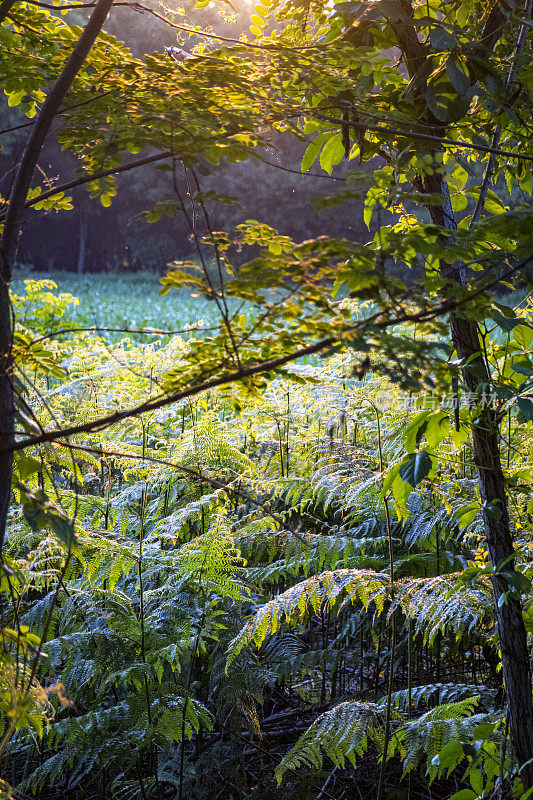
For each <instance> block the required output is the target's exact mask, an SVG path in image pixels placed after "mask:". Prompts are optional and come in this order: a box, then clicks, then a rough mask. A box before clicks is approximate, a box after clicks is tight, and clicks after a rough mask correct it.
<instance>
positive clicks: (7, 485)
mask: <svg viewBox="0 0 533 800" xmlns="http://www.w3.org/2000/svg"><path fill="white" fill-rule="evenodd" d="M112 4H113V0H98V2H97V4H96V7H95V9H94V11H93V13H92V15H91V17H90V19H89V21H88V22H87V25H86V26H85V28H84V30H83V33H82V34H81V36H80V38H79V40H78V42H77V44H76V46H75V48H74V50H73V51H72V53H71V55H70V57H69V59H68V61H67V63H66V64H65V66H64V68H63V71H62V72H61V74H60V76H59V77H58V79H57V81H56V82H55V84H54V85H53V87H52V89H51V90H50V92H49V94H48V97H47V98H46V100H45V102H44V105H43V107H42V109H41V111H40V113H39V116H38V117H37V119H36V122H35V125H34V126H33V128H32V131H31V133H30V136H29V138H28V141H27V143H26V147H25V149H24V153H23V155H22V159H21V161H20V164H19V167H18V170H17V174H16V176H15V180H14V182H13V188H12V190H11V194H10V197H9V206H8V209H7V214H6V218H5V223H4V232H3V235H2V241H1V244H0V269H1V276H0V453H1V462H0V473H1V474H0V555H1V552H2V546H3V542H4V537H5V529H6V518H7V511H8V508H9V502H10V499H11V474H12V466H13V456H12V450H11V448H12V445H13V440H14V435H15V434H14V422H15V419H14V393H13V385H12V366H13V363H12V355H11V350H12V339H13V315H12V309H11V305H10V301H9V285H10V283H11V276H12V272H13V264H14V261H15V256H16V253H17V248H18V241H19V235H20V228H21V224H22V215H23V212H24V206H25V203H26V199H27V196H28V191H29V189H30V186H31V181H32V178H33V173H34V172H35V167H36V165H37V161H38V158H39V156H40V154H41V150H42V148H43V145H44V142H45V139H46V137H47V135H48V133H49V131H50V127H51V125H52V122H53V121H54V118H55V115H56V114H57V112H58V111H59V109H60V108H61V105H62V103H63V100H64V98H65V95H66V94H67V92H68V91H69V89H70V87H71V86H72V82H73V81H74V79H75V77H76V75H77V74H78V72H79V71H80V69H81V67H82V66H83V63H84V61H85V59H86V58H87V56H88V54H89V51H90V49H91V47H92V46H93V44H94V42H95V39H96V37H97V36H98V34H99V33H100V31H101V29H102V25H103V24H104V22H105V20H106V18H107V15H108V14H109V11H110V9H111V6H112ZM4 5H5V6H6V8H7V10H9V8H10V7H11V6H10V4H9V3H8V2H6V3H2V6H0V10H1V9H2V8H3V6H4ZM8 6H9V8H8ZM5 13H7V11H6V12H5Z"/></svg>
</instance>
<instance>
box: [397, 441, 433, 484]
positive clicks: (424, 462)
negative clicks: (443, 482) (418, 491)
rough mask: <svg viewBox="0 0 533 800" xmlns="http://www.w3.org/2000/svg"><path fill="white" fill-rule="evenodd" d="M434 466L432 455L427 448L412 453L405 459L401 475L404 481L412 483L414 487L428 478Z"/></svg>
mask: <svg viewBox="0 0 533 800" xmlns="http://www.w3.org/2000/svg"><path fill="white" fill-rule="evenodd" d="M432 467H433V462H432V460H431V456H430V455H429V453H427V452H426V451H425V450H420V451H419V452H418V453H410V454H409V456H408V458H407V461H404V462H403V464H402V466H401V468H400V477H401V479H402V481H404V482H405V483H408V484H410V486H412V487H413V489H414V488H415V487H416V486H418V484H419V483H422V481H423V480H424V479H425V478H427V476H428V475H429V473H430V472H431V469H432Z"/></svg>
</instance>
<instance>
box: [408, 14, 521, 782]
mask: <svg viewBox="0 0 533 800" xmlns="http://www.w3.org/2000/svg"><path fill="white" fill-rule="evenodd" d="M399 4H400V7H401V9H402V11H403V12H404V13H405V12H407V13H408V14H409V15H410V16H412V7H411V3H410V0H399ZM506 23H507V17H506V16H505V14H503V13H502V11H501V9H500V4H499V3H498V2H496V3H495V4H494V5H493V7H492V9H491V11H490V13H489V15H488V18H487V21H486V23H485V27H484V30H483V33H482V36H481V40H480V51H481V52H482V53H483V56H484V57H485V58H489V57H490V54H491V52H492V49H493V48H494V46H495V45H496V43H497V41H498V39H499V38H500V36H501V34H502V31H503V29H504V26H505V25H506ZM397 32H398V44H399V45H400V47H401V49H402V51H403V52H404V54H405V57H406V63H407V66H408V70H409V73H410V77H411V78H412V77H413V76H414V75H415V74H416V71H417V70H419V69H420V67H421V65H422V64H423V62H424V60H425V58H426V54H425V51H424V48H423V46H422V44H421V43H420V41H419V39H418V35H417V33H416V29H415V28H414V27H413V26H412V25H411V24H409V23H405V22H399V23H398V27H397ZM521 36H522V33H520V34H519V37H521ZM520 46H521V43H520V41H518V42H517V49H518V48H519V47H520ZM515 52H516V51H515ZM430 117H431V115H429V114H428V122H429V124H432V125H434V126H435V133H437V134H438V135H441V136H444V134H445V131H444V129H443V126H442V123H439V122H438V120H435V119H431V118H430ZM422 188H423V190H424V191H425V192H435V193H437V194H440V196H441V197H442V199H443V203H442V206H427V209H428V211H429V213H430V215H431V218H432V221H433V222H434V223H435V224H437V225H440V226H442V227H444V228H447V229H448V230H455V228H456V223H455V219H454V214H453V210H452V205H451V201H450V193H449V189H448V185H447V183H446V181H445V180H444V179H442V178H441V176H439V175H438V174H434V175H432V176H428V177H427V178H426V179H425V180H424V181H423V182H422ZM446 277H448V278H449V279H450V280H452V281H456V282H458V283H464V280H465V275H464V268H463V267H462V265H460V264H456V265H454V266H452V267H451V268H448V269H447V270H446ZM450 333H451V338H452V342H453V345H454V347H455V350H456V352H457V356H458V358H459V359H461V360H462V362H463V364H465V365H466V366H464V367H463V370H462V375H463V381H464V385H465V388H466V390H467V392H472V393H474V394H475V393H476V392H477V391H478V390H479V389H480V387H483V388H485V390H487V389H488V387H489V386H490V382H491V375H490V371H489V367H488V364H486V362H485V359H484V357H483V354H482V352H481V343H480V338H479V331H478V326H477V323H476V322H474V321H473V320H470V319H464V318H462V317H459V316H455V315H453V314H452V315H451V318H450ZM486 394H488V392H487V391H486ZM471 431H472V441H473V457H474V463H475V465H476V468H477V475H478V484H479V493H480V497H481V502H482V506H483V525H484V531H485V539H486V542H487V549H488V552H489V556H490V559H491V561H492V563H493V564H494V568H495V569H497V568H498V566H500V565H503V564H505V570H506V571H507V572H513V571H514V569H515V565H514V556H515V550H514V546H513V537H512V533H511V526H510V521H509V512H508V506H507V495H506V491H505V481H504V476H503V470H502V465H501V458H500V434H499V419H498V414H497V412H496V410H495V409H494V408H492V407H490V405H489V403H488V402H485V404H484V407H483V408H482V409H481V413H480V414H479V416H478V417H477V418H476V419H475V420H474V421H473V422H472V423H471ZM492 584H493V591H494V611H495V616H496V622H497V626H498V635H499V640H500V648H501V658H502V672H503V679H504V682H505V690H506V696H507V702H508V713H509V729H510V735H511V742H512V744H513V748H514V751H515V753H516V756H517V759H518V761H519V763H520V765H521V766H522V767H523V769H522V771H521V778H522V781H523V784H524V787H525V789H526V790H527V789H530V788H532V787H533V697H532V686H531V663H530V658H529V652H528V648H527V636H526V629H525V626H524V620H523V617H522V607H521V603H520V601H519V600H518V599H516V598H513V597H509V595H507V597H506V598H505V602H503V600H502V594H503V593H504V592H506V591H507V592H508V590H509V586H508V585H507V584H506V583H505V581H504V580H502V578H501V577H498V576H497V575H496V576H494V577H493V581H492Z"/></svg>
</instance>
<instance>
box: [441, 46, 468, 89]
mask: <svg viewBox="0 0 533 800" xmlns="http://www.w3.org/2000/svg"><path fill="white" fill-rule="evenodd" d="M446 73H447V75H448V78H449V79H450V82H451V84H452V86H453V87H454V89H455V90H456V91H457V93H458V94H461V95H462V94H465V93H466V92H467V91H468V90H469V89H470V73H469V71H468V67H467V66H466V64H464V63H463V61H462V60H461V59H460V58H459V57H458V56H456V55H450V56H449V57H448V59H447V61H446Z"/></svg>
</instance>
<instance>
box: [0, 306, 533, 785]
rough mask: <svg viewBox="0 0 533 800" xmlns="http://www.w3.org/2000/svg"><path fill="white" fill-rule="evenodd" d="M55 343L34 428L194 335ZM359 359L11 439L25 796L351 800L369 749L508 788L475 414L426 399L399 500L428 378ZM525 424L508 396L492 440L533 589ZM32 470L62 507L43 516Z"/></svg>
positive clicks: (410, 771)
mask: <svg viewBox="0 0 533 800" xmlns="http://www.w3.org/2000/svg"><path fill="white" fill-rule="evenodd" d="M52 294H53V292H52ZM20 303H21V306H24V303H26V311H27V312H28V313H30V311H31V309H30V305H28V304H29V303H30V300H22V299H21V300H20ZM67 306H68V302H67V301H65V304H64V305H60V304H59V305H58V301H53V299H50V300H49V306H48V310H49V313H50V314H51V315H52V317H53V316H54V315H55V316H56V317H57V316H58V315H59V316H61V315H64V314H65V313H66V309H67ZM32 313H33V312H32ZM65 319H66V317H65ZM64 322H65V320H63V322H59V321H58V320H57V319H56V323H57V324H56V327H61V326H64V327H68V325H67V324H65V325H63V323H64ZM39 324H40V325H41V326H42V331H43V335H46V333H47V331H48V330H49V326H50V317H47V316H46V314H44V312H43V313H42V314H41V317H39V314H34V317H33V323H32V325H33V330H34V331H35V330H36V328H38V326H39ZM152 338H153V337H152ZM47 346H48V347H49V348H52V349H54V353H55V359H56V361H57V362H58V363H62V364H64V365H65V369H68V379H65V377H64V375H63V376H62V375H59V376H57V375H56V376H54V374H53V373H52V374H50V375H47V376H44V377H43V375H42V371H41V370H39V369H38V366H39V365H38V364H37V363H36V364H35V376H34V381H33V390H32V391H31V392H30V393H29V394H27V395H26V400H27V403H28V419H27V424H28V426H29V428H30V429H31V426H32V425H34V424H35V423H33V422H32V416H31V414H32V412H33V413H34V414H35V415H37V416H38V418H39V420H40V422H41V423H42V424H47V425H53V424H57V423H59V422H60V423H61V424H62V425H67V424H68V423H69V422H70V421H71V420H73V419H74V416H76V419H78V420H79V419H83V420H88V419H93V418H95V417H97V416H98V415H103V414H106V413H110V412H111V411H112V410H114V409H115V408H119V407H122V406H123V405H124V404H125V403H126V402H127V403H129V404H131V403H132V402H135V401H136V400H140V399H144V398H146V397H147V396H149V395H150V393H156V392H157V391H158V380H159V377H160V376H161V375H162V374H163V373H164V372H165V371H167V370H168V369H170V368H171V367H172V368H174V369H175V368H176V365H179V359H180V354H181V353H182V352H183V350H184V348H186V346H187V338H186V337H185V338H184V337H182V336H173V337H166V338H165V337H161V338H155V339H153V341H152V342H150V343H144V344H139V343H138V342H136V341H135V339H134V338H133V337H126V338H121V339H120V340H119V341H116V342H114V343H112V342H110V341H108V340H106V339H105V338H104V337H99V336H98V335H97V334H95V333H94V332H80V333H76V334H71V335H70V336H68V337H63V338H59V339H56V340H54V342H53V344H50V343H47ZM43 352H44V351H43ZM38 357H39V353H37V355H36V358H38ZM42 359H43V363H44V361H45V360H46V356H45V355H43V356H42ZM41 366H42V364H41ZM353 368H354V365H353V363H352V362H351V359H350V356H349V355H344V356H336V357H334V358H332V359H330V360H329V361H326V362H324V363H323V364H322V365H307V366H301V367H300V368H299V375H300V377H301V379H302V383H298V382H294V381H291V382H288V381H283V380H281V379H279V380H277V381H273V382H271V383H270V384H268V386H267V388H266V389H265V390H264V391H263V392H262V393H261V394H259V393H258V394H257V396H256V397H253V396H250V395H247V396H245V397H243V396H241V395H240V394H239V389H238V388H237V387H232V388H228V389H227V390H225V391H217V392H216V393H215V392H212V393H208V394H206V395H204V396H201V397H200V398H195V399H194V400H193V401H192V402H188V401H187V402H186V401H183V402H181V403H178V404H176V405H174V406H170V407H167V408H165V409H163V410H161V411H159V412H151V413H150V414H146V415H143V416H141V417H140V418H136V419H128V420H126V421H124V422H122V423H120V424H117V425H115V426H113V427H112V428H108V429H106V430H105V431H102V432H100V433H91V434H88V435H85V436H84V435H77V436H76V437H73V438H72V439H71V440H70V447H67V446H64V445H63V444H59V443H53V444H50V443H49V444H46V445H43V446H42V447H41V449H40V450H35V451H34V452H33V453H31V454H30V453H26V454H25V455H24V456H20V457H19V458H18V460H17V464H16V470H17V475H18V478H19V479H20V482H21V485H22V484H23V483H24V486H25V487H26V489H24V491H23V490H22V489H21V491H20V493H19V496H18V500H19V503H18V505H16V506H14V508H13V510H12V512H11V519H10V527H9V538H8V544H7V550H6V556H7V558H8V560H9V561H8V563H9V573H6V576H7V577H6V585H5V586H2V590H3V593H2V595H1V597H2V606H3V607H2V614H3V624H4V625H5V629H4V634H3V635H4V645H5V646H4V650H3V653H4V655H3V658H4V664H3V671H2V678H1V680H2V685H1V686H0V700H1V701H2V702H3V704H4V706H3V707H4V710H5V711H6V713H5V715H4V721H3V723H2V725H3V730H2V733H3V735H4V739H3V740H2V742H3V744H2V754H1V755H2V763H3V767H4V769H3V776H4V779H5V781H6V784H5V787H7V783H9V785H10V786H11V787H13V788H12V789H9V792H11V791H12V792H13V794H14V796H15V797H20V798H22V797H24V796H28V795H32V794H33V795H37V796H39V797H41V798H46V799H48V798H56V797H66V798H76V799H77V798H79V799H80V800H81V798H95V800H96V798H109V799H110V800H111V798H112V800H134V798H135V799H136V798H139V799H141V800H148V798H157V799H158V800H161V799H162V798H179V800H183V799H184V798H187V799H188V800H221V799H222V798H224V800H274V798H294V800H300V799H301V800H310V798H315V799H316V800H323V798H333V799H334V800H342V799H343V798H350V799H351V798H357V797H359V798H367V797H373V796H374V795H375V792H376V786H377V784H378V780H379V774H380V771H381V773H382V779H383V793H384V796H386V797H391V798H392V797H394V798H413V800H414V799H415V798H422V797H424V798H450V797H452V796H455V797H456V798H457V800H473V798H477V797H492V796H496V795H495V794H494V793H495V792H498V796H499V797H504V796H506V795H505V793H506V792H507V791H511V790H512V785H513V781H514V780H516V769H515V768H516V765H515V763H514V760H513V758H514V757H513V753H512V750H511V748H510V746H509V744H508V731H507V727H506V715H505V697H504V692H503V688H502V680H501V675H500V662H499V654H498V642H497V636H496V631H495V623H494V612H493V608H492V595H491V586H490V565H489V564H488V562H487V554H486V552H485V550H484V547H483V537H482V530H481V522H480V510H481V507H480V503H479V497H478V495H477V493H476V492H477V489H476V481H475V473H474V467H473V464H472V453H471V447H470V441H469V435H468V429H467V427H466V426H463V425H462V424H461V420H460V415H459V425H456V422H457V420H454V413H453V411H451V410H450V409H449V408H447V407H445V408H444V409H443V413H442V415H441V416H440V417H439V418H438V419H437V421H435V419H436V418H433V422H432V423H431V425H432V427H431V428H426V430H425V433H424V435H425V436H426V438H427V439H428V441H431V444H432V446H433V447H436V448H437V449H438V453H439V463H438V465H437V466H434V467H433V468H432V470H431V471H430V472H429V473H427V475H426V476H425V477H424V479H423V480H422V481H421V482H420V483H418V485H417V486H416V489H415V490H414V491H413V492H412V493H411V494H410V495H409V497H408V499H407V500H406V501H405V503H402V502H401V498H400V499H398V495H396V499H395V500H393V499H392V498H391V497H390V493H389V491H388V482H389V484H390V481H389V479H388V476H390V475H394V467H395V465H397V464H398V463H399V462H400V461H401V460H402V459H403V457H404V453H405V439H406V436H409V435H410V433H409V431H410V427H409V426H410V424H411V423H412V422H413V420H414V419H415V418H417V417H418V416H419V415H420V413H421V408H420V400H419V401H418V406H417V399H416V398H408V397H406V396H405V395H404V394H402V393H400V391H399V390H398V389H396V388H395V387H394V386H392V385H391V384H389V383H387V381H386V380H385V379H382V378H379V377H378V376H372V375H367V376H366V378H365V379H363V380H358V379H357V378H356V377H354V369H353ZM28 376H30V377H31V372H30V371H29V370H27V377H28ZM304 379H305V380H304ZM426 400H427V398H426ZM422 410H423V409H422ZM530 429H531V424H530V423H529V424H527V425H524V424H521V425H517V424H515V416H514V413H513V414H511V413H510V414H509V425H508V437H509V438H508V441H503V442H502V448H505V452H504V453H503V457H504V463H505V464H506V465H507V476H508V481H509V485H510V487H511V492H512V493H511V498H512V503H511V511H512V514H513V521H514V526H515V530H516V545H517V548H518V550H519V553H520V570H521V573H522V576H523V579H524V585H523V586H520V587H518V589H519V590H520V591H524V592H526V594H527V592H528V591H529V588H528V587H529V580H528V579H529V576H530V575H531V574H532V573H533V553H532V546H531V538H530V534H529V532H528V525H529V523H530V514H529V512H530V511H531V508H530V507H529V508H528V501H529V497H528V494H527V488H524V487H523V486H522V483H521V474H522V473H523V471H524V470H525V469H526V467H527V464H528V463H529V462H530V461H531V451H532V447H533V440H532V437H531V430H530ZM28 486H31V487H32V491H33V492H34V493H35V495H38V496H39V497H40V499H41V505H42V498H43V497H44V494H46V496H47V497H48V498H49V499H50V503H52V502H53V503H55V504H57V506H58V508H61V509H63V513H64V517H61V514H59V512H58V523H57V525H56V526H55V530H54V531H51V530H49V529H47V528H46V525H42V524H41V521H40V520H39V518H37V517H35V516H32V509H33V508H34V507H35V506H33V505H32V503H31V497H30V496H29V495H28V489H27V487H28ZM69 521H71V522H73V525H74V537H72V536H71V534H70V533H69V530H70V528H69V526H68V524H67V522H69ZM528 596H529V597H530V599H529V601H528V602H532V601H533V597H532V596H530V595H528ZM529 608H530V607H528V605H527V603H526V616H527V614H528V613H529ZM15 628H17V630H18V632H19V634H20V635H19V637H17V641H18V642H20V641H21V637H22V639H23V640H24V642H25V647H24V648H23V649H22V650H20V649H19V652H16V653H14V652H13V650H12V649H10V647H9V636H10V634H9V631H10V630H12V631H14V630H15ZM41 641H44V644H43V645H42V652H41V653H40V657H39V658H38V659H37V660H35V658H34V655H35V651H36V649H38V648H39V642H41ZM9 704H11V706H9ZM12 719H17V725H18V724H20V727H19V729H18V731H16V732H15V733H14V735H13V730H12V728H11V727H10V726H11V722H10V720H12ZM21 720H22V722H24V723H25V724H24V725H23V724H22V722H21ZM383 765H384V769H383ZM5 791H6V793H7V792H8V790H7V788H6V789H5Z"/></svg>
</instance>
